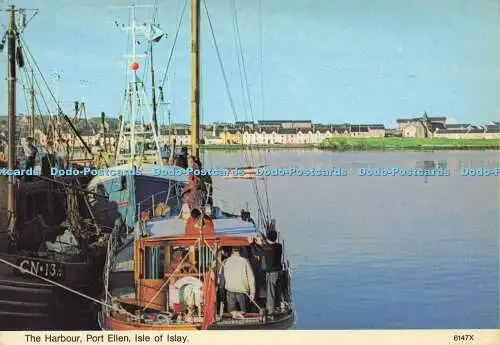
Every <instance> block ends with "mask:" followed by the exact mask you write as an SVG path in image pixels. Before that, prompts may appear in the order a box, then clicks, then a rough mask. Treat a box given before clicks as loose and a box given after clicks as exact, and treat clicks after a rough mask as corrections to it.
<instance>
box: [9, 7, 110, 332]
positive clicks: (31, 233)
mask: <svg viewBox="0 0 500 345" xmlns="http://www.w3.org/2000/svg"><path fill="white" fill-rule="evenodd" d="M26 12H27V10H24V9H18V8H16V7H14V6H9V7H8V9H7V13H8V17H9V24H8V28H7V32H6V34H5V36H4V40H6V41H7V50H8V52H7V55H8V59H7V64H8V69H7V71H8V76H7V78H6V79H7V83H8V124H9V126H8V127H9V131H8V157H7V165H6V166H5V169H8V170H9V171H11V172H13V171H16V169H19V168H20V166H19V164H18V162H17V161H18V160H16V156H17V154H16V147H17V146H18V141H19V139H18V138H16V132H17V131H16V117H17V116H16V73H17V68H18V67H19V70H20V71H21V72H22V71H23V70H22V69H23V68H24V66H25V64H28V63H29V62H30V61H29V60H28V57H26V58H24V57H23V56H24V54H23V52H24V51H25V48H26V43H25V41H24V40H23V32H24V28H25V23H26V21H25V18H26V17H25V16H24V15H25V13H26ZM17 13H18V14H20V15H19V19H20V21H19V24H18V23H16V14H17ZM4 43H5V41H4ZM2 45H3V43H2ZM26 51H27V50H26ZM29 55H31V54H29ZM16 62H17V64H16ZM31 63H33V61H31ZM2 175H3V176H0V195H2V196H6V197H4V198H2V199H1V204H0V330H1V331H5V330H16V331H21V330H23V331H26V330H77V329H92V328H95V327H96V323H95V322H94V321H93V318H94V315H95V313H96V308H95V306H96V304H95V303H94V302H93V301H92V299H94V300H95V297H98V296H99V295H100V293H101V290H102V283H101V281H102V268H103V264H104V258H105V249H106V239H105V237H102V236H101V235H100V231H99V228H98V227H97V226H95V224H94V222H93V220H92V214H91V213H90V212H89V209H88V205H87V194H88V192H87V191H86V190H85V189H84V188H83V187H84V184H82V183H83V181H81V180H80V179H79V178H76V177H53V178H44V177H42V176H39V175H38V174H35V176H31V178H32V180H29V179H25V177H26V176H24V177H23V176H14V175H12V174H11V175H10V176H7V174H2ZM97 301H98V300H97ZM68 311H70V312H68Z"/></svg>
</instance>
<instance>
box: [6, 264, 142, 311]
mask: <svg viewBox="0 0 500 345" xmlns="http://www.w3.org/2000/svg"><path fill="white" fill-rule="evenodd" d="M0 262H1V263H3V264H5V265H7V266H10V267H12V268H16V269H18V270H20V271H21V272H23V273H28V274H29V275H32V276H34V277H35V278H38V279H41V280H43V281H44V282H46V283H49V284H51V285H55V286H57V287H60V288H61V289H64V290H66V291H69V292H71V293H74V294H75V295H78V296H80V297H83V298H85V299H88V300H90V301H92V302H94V303H97V304H100V305H102V306H105V307H108V308H110V309H113V310H115V311H118V312H120V313H123V310H122V309H120V308H116V307H115V306H113V305H108V304H106V303H104V302H102V301H99V300H98V299H95V298H93V297H90V296H87V295H85V294H83V293H81V292H80V291H76V290H73V289H72V288H69V287H67V286H64V285H62V284H59V283H58V282H55V281H53V280H50V279H48V278H45V277H42V276H39V275H38V274H35V273H33V272H30V271H26V270H24V269H22V268H21V267H20V266H17V265H15V264H13V263H11V262H9V261H7V260H4V259H2V258H0ZM130 316H132V317H134V318H137V317H136V316H135V315H132V314H130Z"/></svg>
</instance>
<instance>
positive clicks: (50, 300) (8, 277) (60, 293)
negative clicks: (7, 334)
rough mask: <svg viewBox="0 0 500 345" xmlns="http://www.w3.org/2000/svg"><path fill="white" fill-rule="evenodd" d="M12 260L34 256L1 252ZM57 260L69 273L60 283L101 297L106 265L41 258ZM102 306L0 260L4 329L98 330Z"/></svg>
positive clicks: (0, 316) (0, 317) (0, 307)
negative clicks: (97, 320)
mask: <svg viewBox="0 0 500 345" xmlns="http://www.w3.org/2000/svg"><path fill="white" fill-rule="evenodd" d="M0 259H2V260H6V261H8V262H10V263H14V264H15V263H16V262H19V260H30V259H32V258H28V257H21V256H17V255H9V254H5V253H0ZM36 260H37V261H39V262H44V263H46V264H48V265H50V264H52V263H57V264H58V265H60V266H59V267H62V268H63V269H64V271H65V272H67V275H66V277H65V279H61V280H59V281H58V283H60V284H62V285H64V286H66V287H69V288H71V289H74V290H76V291H78V292H81V293H83V294H85V295H87V296H91V297H94V298H98V297H99V295H100V291H101V286H102V285H101V284H102V283H101V279H100V278H101V277H102V265H100V264H99V263H98V262H91V263H64V262H60V261H51V260H38V259H36ZM97 311H98V306H97V305H96V304H95V303H94V302H92V301H90V300H89V299H86V298H83V297H81V296H78V295H77V294H74V293H72V292H69V291H67V290H65V289H63V288H60V287H57V286H55V285H53V284H50V283H49V282H45V281H43V280H41V279H39V278H36V277H33V276H29V275H27V274H21V273H20V272H19V271H18V270H17V269H14V268H12V267H10V266H8V265H6V264H5V263H3V262H0V331H21V330H23V331H24V330H30V331H41V330H89V329H98V328H97V326H98V325H97V323H96V322H95V315H96V313H97Z"/></svg>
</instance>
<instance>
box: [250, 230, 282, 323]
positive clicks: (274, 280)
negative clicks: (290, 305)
mask: <svg viewBox="0 0 500 345" xmlns="http://www.w3.org/2000/svg"><path fill="white" fill-rule="evenodd" d="M277 239H278V233H277V232H276V230H269V231H268V232H267V244H266V245H264V246H262V245H260V243H259V242H260V240H259V241H258V242H257V243H256V242H253V243H252V246H251V248H252V253H253V255H255V256H260V257H261V258H262V266H261V267H262V269H263V270H264V271H265V272H266V286H267V287H266V295H267V297H266V309H267V311H268V313H269V314H270V315H272V314H273V313H274V312H275V311H276V308H277V307H278V304H279V301H280V297H281V296H280V288H279V284H280V276H281V272H282V271H283V265H282V255H283V246H282V245H281V244H280V243H277V242H276V240H277Z"/></svg>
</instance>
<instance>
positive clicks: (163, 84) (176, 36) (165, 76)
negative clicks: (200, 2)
mask: <svg viewBox="0 0 500 345" xmlns="http://www.w3.org/2000/svg"><path fill="white" fill-rule="evenodd" d="M188 2H189V1H184V7H183V9H182V13H181V16H180V18H179V23H178V24H177V31H176V33H175V37H174V42H173V43H172V49H171V50H170V55H169V56H168V61H167V67H166V68H165V73H164V74H163V80H162V83H161V87H162V88H163V87H164V86H165V82H166V80H167V73H168V69H169V67H170V63H171V62H172V56H173V55H174V49H175V45H176V43H177V39H178V38H179V32H180V31H181V25H182V20H183V18H184V13H185V12H186V8H187V4H188Z"/></svg>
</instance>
